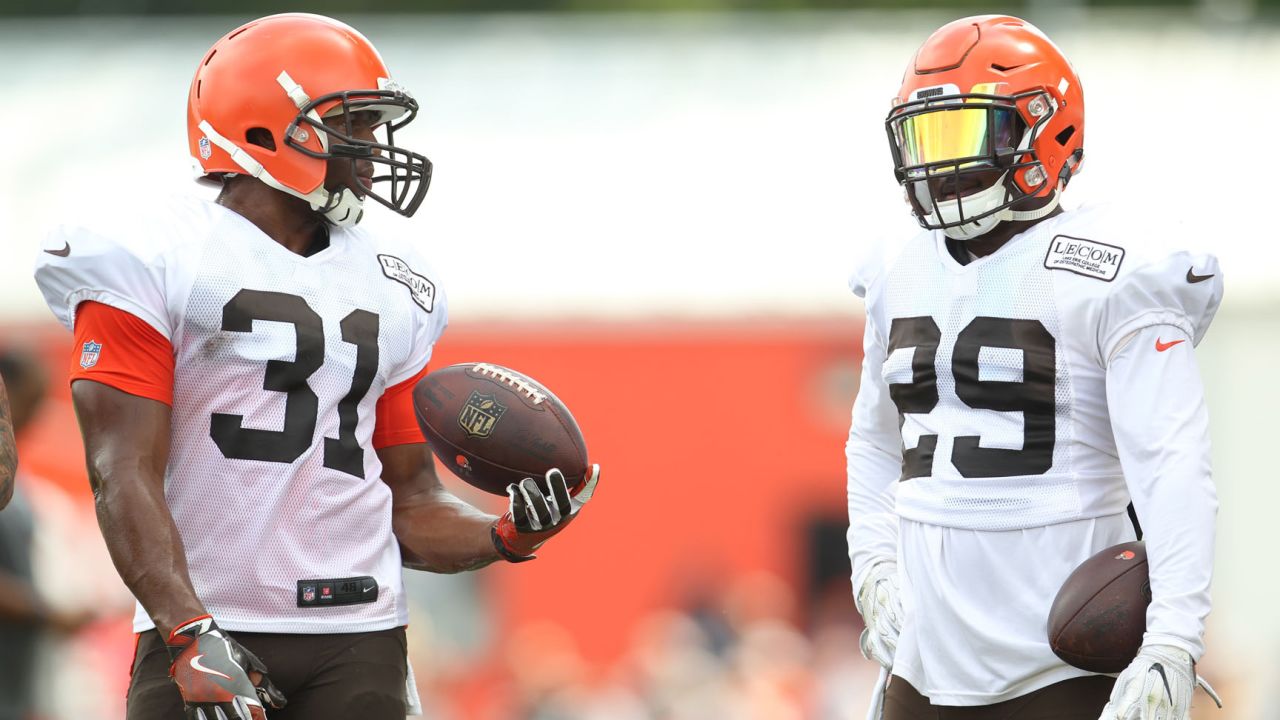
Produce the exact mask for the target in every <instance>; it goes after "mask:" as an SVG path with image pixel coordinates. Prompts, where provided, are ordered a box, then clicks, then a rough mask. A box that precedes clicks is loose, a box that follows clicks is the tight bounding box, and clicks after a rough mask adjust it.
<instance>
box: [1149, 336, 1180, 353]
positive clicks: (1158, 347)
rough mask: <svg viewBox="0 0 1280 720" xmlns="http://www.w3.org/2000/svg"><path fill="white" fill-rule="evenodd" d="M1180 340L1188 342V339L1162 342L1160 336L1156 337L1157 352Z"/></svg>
mask: <svg viewBox="0 0 1280 720" xmlns="http://www.w3.org/2000/svg"><path fill="white" fill-rule="evenodd" d="M1180 342H1186V340H1174V341H1173V342H1167V343H1163V342H1160V338H1156V352H1164V351H1165V350H1168V349H1169V348H1171V347H1173V346H1174V345H1177V344H1178V343H1180Z"/></svg>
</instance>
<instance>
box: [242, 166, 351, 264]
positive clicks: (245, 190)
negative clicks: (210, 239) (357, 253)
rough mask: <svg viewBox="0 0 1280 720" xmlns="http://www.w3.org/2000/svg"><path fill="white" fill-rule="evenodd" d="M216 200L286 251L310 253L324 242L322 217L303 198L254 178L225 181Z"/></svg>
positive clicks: (323, 244)
mask: <svg viewBox="0 0 1280 720" xmlns="http://www.w3.org/2000/svg"><path fill="white" fill-rule="evenodd" d="M217 203H218V204H219V205H221V206H223V207H225V208H227V209H228V210H231V211H232V212H235V213H237V214H239V215H241V216H242V217H244V219H246V220H248V221H249V222H251V223H253V224H254V225H256V226H257V227H258V229H259V230H261V231H262V232H263V234H264V235H266V236H267V237H269V238H271V239H272V240H275V241H276V242H278V243H280V244H281V245H283V246H284V247H285V249H287V250H288V251H290V252H293V253H297V254H299V255H311V254H313V253H315V252H316V251H317V250H318V249H320V248H322V247H323V246H325V245H327V244H328V233H327V232H326V229H325V227H324V219H323V218H321V216H320V215H319V213H316V212H315V211H313V210H312V209H311V206H310V205H308V204H307V202H306V201H305V200H302V199H301V198H296V197H293V196H291V195H288V194H285V193H282V192H280V191H278V190H275V189H272V188H270V187H268V186H267V185H265V184H263V183H261V182H259V181H257V180H255V179H252V178H242V179H237V180H235V181H231V182H227V183H225V184H224V185H223V186H222V192H221V193H219V194H218V200H217ZM318 246H319V247H318Z"/></svg>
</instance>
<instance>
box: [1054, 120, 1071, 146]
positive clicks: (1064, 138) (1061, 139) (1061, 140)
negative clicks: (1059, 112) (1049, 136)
mask: <svg viewBox="0 0 1280 720" xmlns="http://www.w3.org/2000/svg"><path fill="white" fill-rule="evenodd" d="M1075 134H1076V126H1075V125H1068V126H1067V127H1066V128H1064V129H1063V130H1062V132H1060V133H1058V134H1057V135H1054V136H1053V139H1054V140H1057V141H1058V144H1059V145H1061V146H1063V147H1066V146H1067V143H1069V142H1071V136H1073V135H1075Z"/></svg>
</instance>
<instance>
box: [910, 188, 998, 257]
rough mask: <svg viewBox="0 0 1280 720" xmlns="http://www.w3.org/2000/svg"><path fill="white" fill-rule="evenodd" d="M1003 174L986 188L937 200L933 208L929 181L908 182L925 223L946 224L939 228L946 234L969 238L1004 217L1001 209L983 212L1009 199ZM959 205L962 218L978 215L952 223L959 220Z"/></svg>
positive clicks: (987, 231)
mask: <svg viewBox="0 0 1280 720" xmlns="http://www.w3.org/2000/svg"><path fill="white" fill-rule="evenodd" d="M1006 176H1007V173H1006V174H1003V175H1001V176H1000V177H999V179H997V180H996V181H995V182H994V183H992V185H991V187H989V188H987V189H986V190H980V191H978V192H976V193H973V194H971V195H966V196H964V197H961V198H952V199H950V200H941V201H939V202H938V203H937V208H936V210H935V209H934V202H933V197H932V195H931V194H930V192H929V183H927V182H916V183H912V186H913V190H914V192H915V194H916V201H917V202H918V203H919V205H920V207H921V208H924V209H925V210H926V211H927V212H926V213H925V216H924V218H923V219H924V221H925V223H926V224H927V225H930V226H933V227H937V226H939V225H950V227H944V228H942V232H943V233H945V234H946V236H947V237H949V238H952V239H954V240H969V239H971V238H975V237H978V236H980V235H985V234H986V233H989V232H991V230H992V229H993V228H995V226H996V225H999V224H1000V221H1001V220H1004V219H1007V218H1005V217H1003V216H1004V214H1005V213H1003V212H998V213H993V214H991V215H986V214H987V213H989V212H991V211H992V210H993V209H995V208H998V207H1000V206H1001V205H1003V204H1005V203H1007V202H1009V193H1008V191H1007V190H1006V189H1005V186H1004V181H1005V177H1006ZM962 207H963V209H964V217H965V218H973V217H976V218H979V219H977V220H970V221H968V222H965V223H963V224H957V225H953V223H960V220H961V213H960V211H961V208H962ZM983 215H986V217H982V216H983Z"/></svg>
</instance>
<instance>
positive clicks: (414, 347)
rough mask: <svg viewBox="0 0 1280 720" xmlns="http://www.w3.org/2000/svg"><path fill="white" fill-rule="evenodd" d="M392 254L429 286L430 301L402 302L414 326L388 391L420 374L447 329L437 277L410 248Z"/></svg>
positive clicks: (410, 298) (409, 297)
mask: <svg viewBox="0 0 1280 720" xmlns="http://www.w3.org/2000/svg"><path fill="white" fill-rule="evenodd" d="M394 251H395V252H396V253H397V256H396V259H397V260H400V262H402V263H404V264H405V265H406V266H407V268H408V270H409V271H410V272H412V273H413V274H414V275H418V276H419V277H420V278H422V279H423V280H427V281H428V282H429V283H430V295H429V300H427V301H426V302H423V300H424V297H422V296H419V297H418V298H416V299H415V298H414V296H413V294H411V293H406V294H405V298H404V302H405V303H407V304H409V306H410V308H411V310H412V317H413V322H412V324H411V326H410V327H409V328H408V329H409V332H410V333H411V336H410V348H409V352H408V353H407V354H406V356H405V358H404V360H403V361H402V362H400V363H399V364H398V365H397V366H396V367H395V368H393V369H392V371H391V373H390V375H389V376H388V386H389V387H390V386H392V385H397V384H399V383H402V382H404V381H405V380H408V379H410V378H412V377H414V376H415V375H418V374H419V373H420V372H422V371H423V369H424V368H425V367H426V366H427V363H428V362H430V361H431V353H432V351H433V350H434V348H435V344H436V343H437V342H439V340H440V336H441V335H442V334H444V330H445V328H446V327H447V326H448V325H449V298H448V296H447V294H446V293H445V290H444V286H443V285H442V284H441V283H440V282H439V279H438V275H437V274H436V273H435V271H434V270H433V269H432V268H431V267H430V266H429V265H428V264H427V263H426V261H425V260H423V259H422V257H421V256H420V255H418V253H417V252H415V251H413V250H412V249H411V248H406V247H404V246H397V247H395V248H394ZM401 258H403V260H401Z"/></svg>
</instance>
